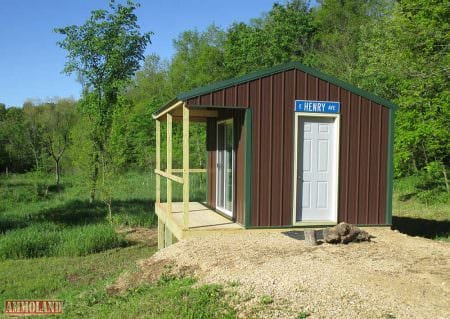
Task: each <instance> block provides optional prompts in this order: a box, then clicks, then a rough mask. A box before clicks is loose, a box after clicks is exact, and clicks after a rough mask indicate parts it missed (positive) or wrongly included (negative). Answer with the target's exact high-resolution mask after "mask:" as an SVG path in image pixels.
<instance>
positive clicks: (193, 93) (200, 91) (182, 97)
mask: <svg viewBox="0 0 450 319" xmlns="http://www.w3.org/2000/svg"><path fill="white" fill-rule="evenodd" d="M293 69H297V70H300V71H303V72H305V73H308V74H310V75H312V76H315V77H318V78H319V79H322V80H324V81H327V82H330V83H332V84H334V85H336V86H339V87H341V88H344V89H346V90H348V91H350V92H353V93H355V94H357V95H360V96H363V97H365V98H367V99H369V100H371V101H373V102H376V103H378V104H381V105H383V106H386V107H388V108H390V109H393V110H396V109H397V108H398V106H397V105H396V104H394V103H392V102H390V101H388V100H386V99H383V98H381V97H379V96H376V95H375V94H372V93H370V92H367V91H365V90H362V89H359V88H357V87H355V86H353V85H351V84H349V83H347V82H344V81H341V80H339V79H337V78H335V77H333V76H330V75H327V74H324V73H322V72H320V71H318V70H316V69H314V68H311V67H308V66H306V65H303V64H301V63H300V62H288V63H285V64H280V65H277V66H274V67H271V68H267V69H263V70H259V71H256V72H252V73H249V74H246V75H243V76H240V77H236V78H232V79H228V80H224V81H220V82H216V83H213V84H210V85H206V86H202V87H199V88H195V89H193V90H190V91H187V92H183V93H180V94H178V95H177V96H176V97H175V98H174V99H172V100H171V101H169V102H168V103H166V104H164V105H163V106H162V107H160V108H159V109H158V110H157V111H156V112H154V113H153V116H156V115H157V114H158V113H160V112H162V111H164V110H165V109H167V108H168V107H169V106H170V105H172V104H173V103H174V102H176V101H186V100H188V99H191V98H193V97H197V96H200V95H204V94H208V93H211V92H214V91H218V90H221V89H224V88H227V87H230V86H235V85H237V84H241V83H246V82H249V81H252V80H255V79H258V78H262V77H266V76H269V75H272V74H276V73H280V72H283V71H288V70H293Z"/></svg>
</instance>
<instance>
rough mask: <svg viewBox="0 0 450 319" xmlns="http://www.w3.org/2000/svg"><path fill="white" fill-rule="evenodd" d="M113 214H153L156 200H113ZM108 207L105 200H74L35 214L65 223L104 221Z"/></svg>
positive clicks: (39, 218)
mask: <svg viewBox="0 0 450 319" xmlns="http://www.w3.org/2000/svg"><path fill="white" fill-rule="evenodd" d="M112 210H113V215H116V214H126V215H127V216H131V217H133V216H135V217H141V216H142V215H147V216H148V214H153V212H154V201H151V200H143V199H131V200H115V201H113V202H112ZM106 216H107V208H106V205H105V204H104V203H103V202H94V203H89V201H81V200H74V201H70V202H68V203H66V204H65V205H62V206H58V207H56V208H49V209H45V210H42V211H41V212H39V213H38V214H36V215H33V217H32V218H33V219H34V220H39V221H50V222H56V223H61V224H65V225H68V226H70V225H80V224H92V223H97V222H100V221H104V220H105V218H106Z"/></svg>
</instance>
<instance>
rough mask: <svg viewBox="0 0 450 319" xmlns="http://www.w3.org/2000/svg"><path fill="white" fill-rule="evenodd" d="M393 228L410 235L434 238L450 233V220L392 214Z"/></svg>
mask: <svg viewBox="0 0 450 319" xmlns="http://www.w3.org/2000/svg"><path fill="white" fill-rule="evenodd" d="M392 229H397V230H398V231H399V232H401V233H404V234H408V235H410V236H421V237H425V238H430V239H434V238H436V237H447V236H448V235H449V233H450V221H448V220H442V221H438V220H430V219H422V218H411V217H399V216H392Z"/></svg>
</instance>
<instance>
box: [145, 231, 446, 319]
mask: <svg viewBox="0 0 450 319" xmlns="http://www.w3.org/2000/svg"><path fill="white" fill-rule="evenodd" d="M366 230H367V231H368V232H369V233H370V234H373V235H374V236H376V239H374V240H373V241H372V242H363V243H359V244H352V243H350V244H349V245H331V244H326V243H325V244H322V245H320V246H307V245H305V242H304V241H301V240H296V239H294V238H291V237H288V236H285V235H283V234H281V233H278V232H262V231H252V232H242V233H240V234H236V233H235V234H229V235H213V236H210V237H207V238H192V239H189V240H183V241H180V242H178V243H177V244H175V245H172V246H170V247H168V248H166V249H163V250H162V251H159V252H158V253H156V254H155V255H154V256H152V257H151V258H149V259H147V260H144V261H142V262H141V263H140V267H141V271H140V272H139V276H138V277H139V280H140V281H141V280H146V281H154V280H156V279H157V278H158V277H159V276H161V275H162V274H163V273H164V271H167V270H168V269H170V271H171V272H173V273H175V274H178V275H180V276H182V275H190V276H196V277H197V278H198V279H199V281H200V283H220V284H223V285H225V287H228V288H227V289H231V288H230V287H232V289H234V290H235V292H237V293H238V294H239V296H241V297H240V298H239V299H238V300H237V301H236V303H235V306H236V308H237V310H238V311H239V313H240V314H241V316H243V317H246V316H262V317H266V318H272V317H277V318H295V317H297V316H298V315H299V314H300V313H310V316H309V317H308V318H352V317H353V318H433V319H435V318H450V303H449V302H448V301H449V300H450V244H448V243H444V242H436V241H431V240H427V239H422V238H415V237H409V236H406V235H403V234H400V233H398V232H394V231H391V230H389V229H386V228H370V229H366ZM264 300H271V302H270V303H267V302H263V301H264Z"/></svg>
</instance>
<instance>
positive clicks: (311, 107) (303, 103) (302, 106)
mask: <svg viewBox="0 0 450 319" xmlns="http://www.w3.org/2000/svg"><path fill="white" fill-rule="evenodd" d="M340 110H341V103H339V102H330V101H309V100H295V112H309V113H339V112H340Z"/></svg>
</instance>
